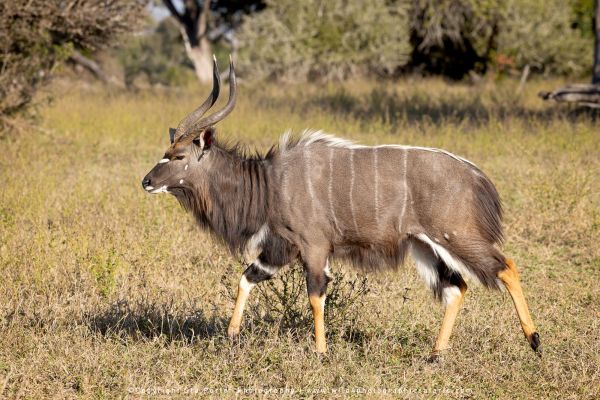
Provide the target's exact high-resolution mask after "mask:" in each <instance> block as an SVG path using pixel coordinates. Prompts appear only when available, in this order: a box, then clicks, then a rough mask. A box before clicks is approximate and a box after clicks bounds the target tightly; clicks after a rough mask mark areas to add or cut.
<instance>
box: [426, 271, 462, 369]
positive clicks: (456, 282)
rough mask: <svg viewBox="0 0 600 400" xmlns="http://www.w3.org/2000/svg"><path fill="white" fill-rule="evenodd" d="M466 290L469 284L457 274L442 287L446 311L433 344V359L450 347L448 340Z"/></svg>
mask: <svg viewBox="0 0 600 400" xmlns="http://www.w3.org/2000/svg"><path fill="white" fill-rule="evenodd" d="M466 291H467V284H466V283H465V281H463V280H462V278H460V277H458V276H455V278H454V279H452V281H451V283H450V282H448V284H447V286H445V287H444V288H443V289H442V296H443V299H444V304H445V306H446V310H445V311H444V319H443V320H442V326H441V327H440V332H439V333H438V337H437V339H436V341H435V344H434V345H433V350H432V351H431V356H432V359H435V358H436V357H438V356H439V354H440V352H441V351H443V350H447V349H448V348H449V346H448V342H449V340H450V335H451V334H452V328H453V327H454V322H455V321H456V316H457V315H458V312H459V311H460V306H461V305H462V301H463V298H464V297H465V292H466Z"/></svg>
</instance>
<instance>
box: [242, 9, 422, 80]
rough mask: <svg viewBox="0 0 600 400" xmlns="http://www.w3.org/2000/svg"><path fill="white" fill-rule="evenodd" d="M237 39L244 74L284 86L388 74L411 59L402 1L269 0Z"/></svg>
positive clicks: (406, 19) (405, 11)
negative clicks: (309, 81)
mask: <svg viewBox="0 0 600 400" xmlns="http://www.w3.org/2000/svg"><path fill="white" fill-rule="evenodd" d="M239 39H240V42H241V43H240V45H241V47H242V50H241V54H240V70H241V71H242V73H244V74H247V75H251V76H253V77H258V78H267V77H269V78H270V77H275V78H279V79H282V80H288V81H304V80H307V79H313V78H320V79H325V80H329V79H345V78H349V77H354V76H356V75H358V74H376V75H389V74H390V73H393V72H394V71H395V70H396V69H397V68H398V67H401V66H403V65H405V64H406V63H407V62H408V60H409V54H410V46H409V43H408V14H407V4H406V3H405V2H401V1H385V0H357V1H345V0H331V1H326V2H325V1H319V0H308V1H303V2H296V1H294V0H280V1H269V2H268V3H267V8H266V9H265V10H264V11H262V12H260V13H257V14H252V15H251V16H249V17H248V18H247V19H246V21H245V23H244V24H243V26H242V28H241V31H240V33H239Z"/></svg>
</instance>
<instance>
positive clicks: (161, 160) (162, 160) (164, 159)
mask: <svg viewBox="0 0 600 400" xmlns="http://www.w3.org/2000/svg"><path fill="white" fill-rule="evenodd" d="M169 161H171V160H169V159H168V158H163V159H160V160H159V161H158V163H159V164H164V163H168V162H169Z"/></svg>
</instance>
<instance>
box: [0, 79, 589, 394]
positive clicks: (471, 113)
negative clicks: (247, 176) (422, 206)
mask: <svg viewBox="0 0 600 400" xmlns="http://www.w3.org/2000/svg"><path fill="white" fill-rule="evenodd" d="M558 84H560V82H533V83H531V84H529V85H528V87H526V90H525V92H524V93H523V95H522V96H518V95H516V94H515V93H516V84H515V83H514V82H510V81H506V82H500V83H484V84H481V85H479V86H475V87H472V86H464V85H449V84H447V83H444V82H442V81H437V80H423V81H421V80H415V81H408V80H406V81H402V82H399V83H397V84H377V83H364V82H363V83H361V82H358V83H353V84H351V85H348V86H345V87H340V86H337V85H331V86H325V87H323V86H316V85H314V86H313V85H308V86H292V87H276V86H267V87H262V86H241V88H240V91H239V96H240V98H239V103H238V107H237V109H236V111H235V112H234V113H233V114H232V115H231V116H230V117H229V118H228V119H227V120H226V121H224V122H223V123H222V124H220V125H219V127H218V130H219V134H220V135H221V137H222V138H227V139H230V140H233V141H236V140H239V141H243V142H244V143H247V144H248V146H249V147H250V148H252V149H254V148H257V149H262V150H264V149H266V148H267V147H268V146H269V145H271V144H273V143H275V142H276V140H277V138H278V136H279V135H280V134H281V133H282V132H283V131H285V130H286V129H288V128H292V129H293V130H294V131H296V132H299V131H301V130H302V129H304V128H320V129H324V130H326V131H328V132H331V133H334V134H336V135H339V136H343V137H346V138H350V139H355V140H358V141H360V142H362V143H365V144H382V143H403V144H412V145H419V146H434V147H441V148H445V149H447V150H450V151H452V152H454V153H456V154H459V155H461V156H464V157H466V158H468V159H470V160H472V161H474V162H475V163H477V164H478V165H479V166H480V167H481V168H482V169H483V170H484V171H486V172H487V174H488V175H489V176H490V177H491V178H492V180H493V181H494V182H495V183H496V185H497V187H498V190H499V192H500V193H501V196H502V199H503V203H504V208H505V233H506V237H507V241H506V244H505V246H504V248H505V252H506V253H507V254H509V255H510V256H511V257H513V258H514V259H515V260H516V262H517V265H518V266H519V267H520V269H521V272H522V282H523V286H524V289H525V292H526V295H527V298H528V301H529V305H530V308H531V311H532V315H533V318H534V321H535V322H536V324H537V325H538V331H539V332H540V335H541V339H542V344H543V346H544V356H543V358H541V359H539V358H538V357H537V356H536V355H535V354H534V353H533V352H532V351H531V350H530V348H529V346H528V344H527V342H526V340H525V339H524V337H523V335H522V333H521V329H520V326H519V324H518V320H517V316H516V313H515V311H514V308H513V305H512V302H511V300H510V298H509V296H508V294H507V293H506V292H491V291H487V290H485V289H483V288H478V287H473V286H471V290H470V291H469V292H467V296H466V299H465V303H464V308H463V310H462V311H461V313H460V315H459V318H458V322H457V325H456V327H455V331H454V335H453V337H452V339H451V344H452V345H453V349H452V350H451V351H450V352H448V353H447V354H446V355H445V357H444V359H443V360H442V362H440V363H438V364H428V363H426V362H425V357H426V356H427V355H428V353H429V350H430V348H431V346H432V344H433V341H434V340H435V336H436V334H437V329H438V327H439V324H440V322H441V317H442V308H441V306H440V305H439V304H437V303H435V302H434V301H433V299H432V298H431V295H430V293H429V292H428V291H427V290H426V289H425V287H424V285H423V284H422V283H421V282H420V280H419V279H418V278H417V276H416V273H415V270H414V268H413V266H412V263H408V264H407V265H406V266H405V267H404V268H402V269H400V271H399V272H398V273H382V274H375V275H368V277H367V279H366V280H365V279H364V278H363V277H362V276H360V275H356V274H355V273H354V272H353V271H351V270H349V269H347V268H346V267H345V266H344V265H341V264H334V268H333V269H334V271H337V272H339V273H338V274H337V280H336V282H335V283H334V285H333V288H332V291H333V293H335V296H332V297H331V299H332V300H331V302H330V307H329V308H328V316H327V319H326V321H328V320H329V321H330V323H329V326H328V327H329V328H330V330H329V337H328V342H329V346H330V352H329V354H328V355H327V356H325V357H322V358H320V357H318V356H317V355H316V354H315V353H314V351H313V342H312V325H311V323H310V319H309V318H307V312H308V301H307V299H306V297H305V295H304V288H303V287H302V282H301V273H300V272H299V271H298V269H297V268H295V269H293V268H292V269H291V271H290V270H287V271H286V273H284V274H282V278H280V279H278V280H276V282H275V283H274V284H271V285H266V286H265V287H264V288H263V289H262V291H261V292H260V293H259V292H258V291H257V292H255V293H253V296H252V297H251V301H250V303H251V304H250V310H249V312H248V314H247V315H246V318H245V320H244V324H243V327H242V334H241V338H240V340H239V341H236V342H231V341H230V340H229V339H227V337H226V326H227V321H228V318H229V315H230V313H231V310H232V308H233V301H232V297H231V294H232V293H233V291H234V289H235V287H236V285H237V281H238V279H239V276H240V274H241V272H242V271H243V269H244V266H243V264H242V262H241V260H240V259H238V258H237V257H234V256H231V255H230V254H228V253H227V252H226V251H225V250H224V247H223V246H221V245H220V244H219V243H216V242H215V241H213V240H211V239H210V237H209V236H207V235H206V234H205V233H203V232H201V231H199V230H198V229H197V228H196V227H195V226H194V224H193V222H192V220H191V218H190V216H189V215H187V214H186V213H185V212H184V211H183V210H181V209H180V207H179V206H178V204H177V202H176V200H175V199H174V198H172V197H170V196H168V195H163V196H149V195H147V194H145V193H144V192H143V190H142V189H141V185H140V181H141V179H142V177H143V176H144V175H145V174H146V172H147V171H148V170H149V169H150V168H151V167H152V166H153V165H154V164H155V163H156V161H157V160H158V159H159V158H161V156H162V154H163V151H164V150H165V149H166V147H167V145H168V133H167V128H168V127H169V126H174V125H176V124H177V122H178V121H179V119H180V118H182V117H183V116H184V114H185V113H186V112H187V111H190V110H191V109H192V108H193V107H195V105H196V104H198V103H199V102H200V101H202V100H203V98H204V93H205V90H206V88H204V89H202V91H200V90H199V89H198V88H195V89H194V90H192V89H187V90H182V91H168V92H167V91H143V92H139V93H137V94H126V93H112V94H111V93H107V92H105V91H103V90H102V89H100V88H96V87H83V86H71V85H68V84H65V83H63V84H57V85H55V87H54V88H53V89H52V93H53V94H54V101H53V102H52V103H50V104H49V105H48V106H45V107H43V108H42V109H41V110H40V119H39V127H40V128H39V129H38V128H23V130H22V131H21V132H16V131H8V132H7V131H5V132H2V134H1V136H0V152H1V153H2V157H0V182H2V189H1V190H0V398H2V397H7V398H20V397H23V398H32V399H33V398H41V397H47V396H48V397H57V398H67V397H94V398H114V397H117V396H127V395H130V396H132V397H144V396H146V395H148V394H150V395H174V396H184V395H188V394H196V395H198V396H200V395H204V394H209V395H211V397H219V398H222V397H226V398H229V397H235V396H239V395H240V393H241V394H242V395H244V394H246V395H252V396H257V397H275V396H276V394H275V393H279V391H285V393H284V394H287V395H288V396H290V397H297V396H300V397H304V398H312V397H321V398H330V397H340V398H341V397H347V396H348V395H354V396H360V395H362V394H364V393H365V392H368V391H372V392H373V393H375V397H388V396H390V395H389V394H386V393H385V391H388V393H394V392H395V394H393V395H394V396H395V397H396V396H399V397H405V398H433V397H442V398H446V397H455V398H515V399H516V398H520V399H534V398H561V399H575V398H587V399H594V398H599V397H600V367H599V366H600V285H598V281H599V279H600V246H598V242H599V241H600V129H599V127H598V125H597V122H595V119H594V116H593V115H591V114H588V113H585V112H577V111H575V110H569V109H567V108H558V107H552V106H549V105H546V104H542V102H541V101H540V100H538V99H537V98H536V96H535V94H536V93H537V91H538V90H541V89H548V88H553V87H555V86H558ZM219 104H221V103H219ZM288 271H289V272H288ZM333 306H335V307H333ZM269 309H271V310H270V311H269ZM269 390H270V391H271V392H269Z"/></svg>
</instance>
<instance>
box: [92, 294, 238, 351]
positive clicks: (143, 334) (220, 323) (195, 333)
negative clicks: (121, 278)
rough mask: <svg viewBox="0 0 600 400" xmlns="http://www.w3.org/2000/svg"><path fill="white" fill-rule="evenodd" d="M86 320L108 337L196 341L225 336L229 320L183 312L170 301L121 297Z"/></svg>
mask: <svg viewBox="0 0 600 400" xmlns="http://www.w3.org/2000/svg"><path fill="white" fill-rule="evenodd" d="M84 323H85V324H86V325H87V326H88V328H89V329H90V330H91V331H92V332H95V333H99V334H100V335H102V336H105V337H119V338H123V339H133V340H152V339H156V338H160V339H162V340H164V341H166V342H183V343H186V344H192V343H194V342H196V341H198V340H202V339H207V338H211V337H215V336H224V335H225V332H226V327H227V320H226V319H225V318H223V317H220V316H216V315H213V316H207V315H206V314H205V313H204V311H201V310H198V311H194V312H192V313H182V312H178V311H175V310H173V307H172V306H170V305H169V304H157V303H147V302H130V301H128V300H120V301H118V302H116V303H113V304H112V305H111V306H109V307H108V308H107V309H105V310H103V311H101V312H99V313H88V314H86V315H85V316H84Z"/></svg>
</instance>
